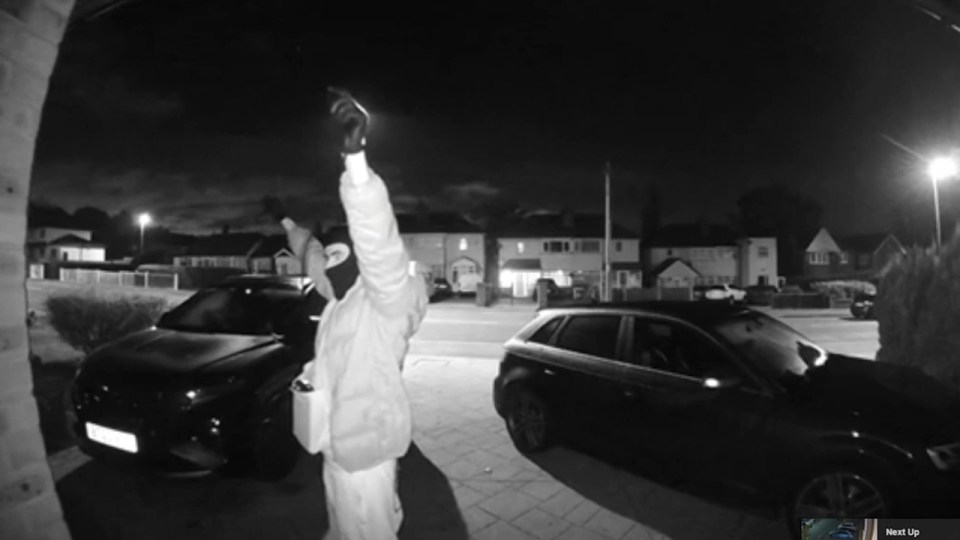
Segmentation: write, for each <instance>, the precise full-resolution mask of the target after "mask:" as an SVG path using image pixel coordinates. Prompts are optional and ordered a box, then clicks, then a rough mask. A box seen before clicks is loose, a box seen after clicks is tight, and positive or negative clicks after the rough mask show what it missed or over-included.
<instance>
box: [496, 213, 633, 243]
mask: <svg viewBox="0 0 960 540" xmlns="http://www.w3.org/2000/svg"><path fill="white" fill-rule="evenodd" d="M605 234H606V233H605V220H604V216H603V214H568V215H564V214H560V213H556V214H535V215H531V216H527V217H525V218H523V219H521V220H519V221H517V222H516V223H512V224H508V225H505V226H504V227H503V231H502V232H501V233H500V237H501V238H603V237H604V235H605ZM610 234H611V236H612V237H613V238H639V237H640V236H639V235H638V234H636V233H635V232H633V231H631V230H629V229H627V228H626V227H623V226H621V225H619V224H617V223H616V222H614V223H612V224H611V228H610Z"/></svg>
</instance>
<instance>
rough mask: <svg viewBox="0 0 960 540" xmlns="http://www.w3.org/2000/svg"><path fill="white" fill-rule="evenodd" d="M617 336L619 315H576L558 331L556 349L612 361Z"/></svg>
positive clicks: (615, 354)
mask: <svg viewBox="0 0 960 540" xmlns="http://www.w3.org/2000/svg"><path fill="white" fill-rule="evenodd" d="M619 335H620V316H619V315H578V316H575V317H571V319H570V321H569V322H568V323H567V324H566V326H564V327H563V330H561V331H560V336H559V337H558V338H557V347H560V348H561V349H566V350H568V351H573V352H578V353H583V354H589V355H593V356H598V357H600V358H609V359H611V360H613V359H616V357H617V340H618V338H619Z"/></svg>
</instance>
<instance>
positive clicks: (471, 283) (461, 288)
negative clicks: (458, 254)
mask: <svg viewBox="0 0 960 540" xmlns="http://www.w3.org/2000/svg"><path fill="white" fill-rule="evenodd" d="M482 280H483V279H482V277H481V276H480V274H475V273H474V274H460V276H459V277H457V282H456V283H454V284H453V290H454V292H455V293H457V294H458V295H460V294H476V293H477V285H478V284H479V283H480V282H481V281H482Z"/></svg>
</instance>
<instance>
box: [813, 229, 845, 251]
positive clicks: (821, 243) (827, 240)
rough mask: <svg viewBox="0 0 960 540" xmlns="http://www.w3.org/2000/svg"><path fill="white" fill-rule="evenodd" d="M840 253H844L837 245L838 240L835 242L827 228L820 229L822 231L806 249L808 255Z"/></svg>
mask: <svg viewBox="0 0 960 540" xmlns="http://www.w3.org/2000/svg"><path fill="white" fill-rule="evenodd" d="M840 251H842V250H841V249H840V246H839V245H837V242H836V240H834V238H833V236H832V235H831V234H830V232H829V231H828V230H827V229H826V227H821V228H820V230H819V231H818V232H817V235H816V236H814V237H813V240H811V241H810V243H809V244H807V249H806V252H807V253H814V252H821V253H822V252H830V253H837V252H840Z"/></svg>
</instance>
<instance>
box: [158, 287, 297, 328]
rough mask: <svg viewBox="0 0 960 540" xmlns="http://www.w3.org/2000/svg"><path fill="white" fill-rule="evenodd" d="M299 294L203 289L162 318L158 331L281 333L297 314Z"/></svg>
mask: <svg viewBox="0 0 960 540" xmlns="http://www.w3.org/2000/svg"><path fill="white" fill-rule="evenodd" d="M300 298H301V296H300V293H299V292H297V291H291V290H281V289H270V288H257V287H223V288H212V289H205V290H202V291H200V292H198V293H196V294H194V295H193V296H191V297H190V298H189V299H187V300H186V301H185V302H184V303H182V304H180V305H179V306H177V307H175V308H174V309H173V310H171V311H170V312H168V313H167V314H166V315H164V316H163V318H161V320H160V322H159V323H158V324H157V327H158V328H165V329H168V330H182V331H186V332H202V333H217V334H246V335H269V334H271V333H275V332H281V331H282V329H283V328H284V327H285V326H286V325H287V324H288V322H289V321H290V319H291V317H292V316H293V315H294V313H295V312H296V311H297V309H296V308H297V305H298V303H299V300H300Z"/></svg>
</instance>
